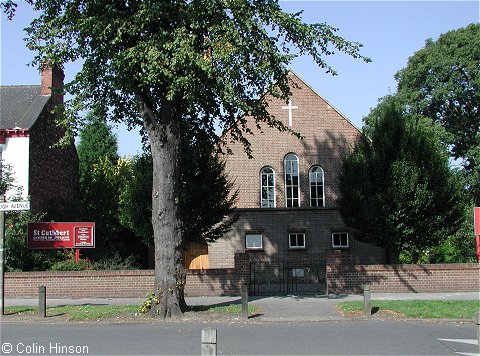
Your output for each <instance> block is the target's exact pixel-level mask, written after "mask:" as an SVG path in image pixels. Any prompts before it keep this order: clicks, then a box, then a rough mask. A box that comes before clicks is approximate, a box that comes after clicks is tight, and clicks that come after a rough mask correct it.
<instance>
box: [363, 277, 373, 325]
mask: <svg viewBox="0 0 480 356" xmlns="http://www.w3.org/2000/svg"><path fill="white" fill-rule="evenodd" d="M363 310H364V312H365V316H366V317H370V316H371V315H372V301H371V293H370V284H364V285H363Z"/></svg>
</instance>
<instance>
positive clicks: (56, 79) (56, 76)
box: [40, 63, 65, 104]
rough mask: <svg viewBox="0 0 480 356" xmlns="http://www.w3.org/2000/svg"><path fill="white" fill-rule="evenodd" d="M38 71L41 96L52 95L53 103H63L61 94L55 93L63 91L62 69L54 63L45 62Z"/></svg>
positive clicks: (63, 76)
mask: <svg viewBox="0 0 480 356" xmlns="http://www.w3.org/2000/svg"><path fill="white" fill-rule="evenodd" d="M40 73H41V76H42V91H41V94H42V96H50V95H52V98H53V102H54V103H55V104H63V94H57V93H56V92H58V91H60V92H61V93H63V79H64V78H65V75H64V74H63V70H62V69H61V68H60V67H58V66H56V65H53V66H52V65H50V64H48V63H46V64H44V65H43V66H42V67H41V69H40Z"/></svg>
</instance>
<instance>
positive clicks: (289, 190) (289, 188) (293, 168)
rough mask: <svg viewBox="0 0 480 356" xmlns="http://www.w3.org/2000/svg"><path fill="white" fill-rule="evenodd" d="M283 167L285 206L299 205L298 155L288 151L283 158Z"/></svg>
mask: <svg viewBox="0 0 480 356" xmlns="http://www.w3.org/2000/svg"><path fill="white" fill-rule="evenodd" d="M284 168H285V204H286V206H287V208H292V207H299V206H300V181H299V173H298V157H297V156H295V155H294V154H293V153H289V154H288V155H286V156H285V159H284Z"/></svg>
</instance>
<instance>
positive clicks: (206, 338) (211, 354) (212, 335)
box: [202, 328, 217, 356]
mask: <svg viewBox="0 0 480 356" xmlns="http://www.w3.org/2000/svg"><path fill="white" fill-rule="evenodd" d="M202 356H217V330H216V329H210V328H208V329H202Z"/></svg>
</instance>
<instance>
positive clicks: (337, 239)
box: [332, 232, 349, 248]
mask: <svg viewBox="0 0 480 356" xmlns="http://www.w3.org/2000/svg"><path fill="white" fill-rule="evenodd" d="M332 247H333V248H348V247H349V239H348V232H333V233H332Z"/></svg>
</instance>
